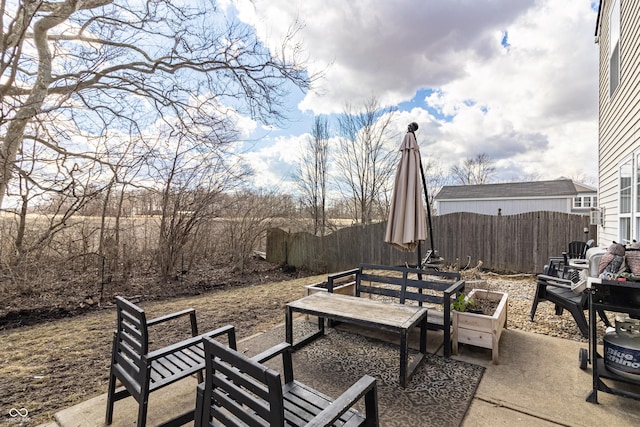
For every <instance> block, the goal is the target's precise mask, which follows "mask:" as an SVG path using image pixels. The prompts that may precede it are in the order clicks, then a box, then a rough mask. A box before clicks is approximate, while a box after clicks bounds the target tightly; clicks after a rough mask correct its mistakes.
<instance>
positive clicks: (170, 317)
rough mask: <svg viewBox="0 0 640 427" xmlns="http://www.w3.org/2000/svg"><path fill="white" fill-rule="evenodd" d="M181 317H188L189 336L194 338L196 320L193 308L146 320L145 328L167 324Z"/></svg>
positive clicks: (196, 333)
mask: <svg viewBox="0 0 640 427" xmlns="http://www.w3.org/2000/svg"><path fill="white" fill-rule="evenodd" d="M182 316H189V321H190V323H191V336H192V337H195V336H196V335H198V322H197V320H196V310H195V309H194V308H187V309H185V310H182V311H177V312H175V313H171V314H167V315H166V316H160V317H156V318H155V319H151V320H147V326H153V325H157V324H158V323H163V322H167V321H169V320H173V319H177V318H178V317H182Z"/></svg>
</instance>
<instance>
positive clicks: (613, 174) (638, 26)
mask: <svg viewBox="0 0 640 427" xmlns="http://www.w3.org/2000/svg"><path fill="white" fill-rule="evenodd" d="M612 4H613V1H611V0H605V1H603V2H602V4H601V8H602V10H601V11H600V27H599V32H598V36H599V40H598V43H599V58H600V60H599V64H600V66H599V131H598V139H599V143H598V146H599V149H598V162H599V174H598V195H599V205H600V207H601V208H603V210H604V217H603V226H602V227H598V242H599V243H600V245H605V246H606V245H608V244H609V243H611V241H613V240H616V241H617V240H619V239H620V235H619V217H618V214H619V192H620V189H619V179H620V177H619V167H620V165H621V164H622V162H623V160H625V159H629V158H633V157H634V156H637V155H640V103H639V102H638V101H639V100H640V89H639V84H640V67H638V64H640V45H639V44H640V23H639V20H640V1H620V8H621V10H620V15H621V17H620V83H619V85H618V87H617V89H616V90H615V92H614V93H613V95H612V96H611V99H610V97H609V13H610V10H611V7H612ZM637 168H638V165H637V164H634V165H633V169H634V171H636V170H637ZM635 182H638V179H636V180H635ZM637 192H638V189H637V186H636V185H632V201H633V203H632V211H636V212H637V211H639V210H640V206H638V202H637V200H638V197H637V196H638V194H637ZM631 222H632V233H633V235H632V237H633V236H638V235H640V230H638V229H637V228H638V227H636V224H635V223H636V222H637V221H635V220H634V219H633V218H632V221H631Z"/></svg>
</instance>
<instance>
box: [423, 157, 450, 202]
mask: <svg viewBox="0 0 640 427" xmlns="http://www.w3.org/2000/svg"><path fill="white" fill-rule="evenodd" d="M422 167H423V170H424V176H425V182H426V184H427V195H428V197H429V200H428V201H427V203H429V206H430V207H431V212H432V213H433V214H435V213H436V211H435V197H436V196H437V195H438V193H439V192H440V190H441V189H442V187H444V186H445V185H447V181H448V179H447V176H446V175H445V173H444V171H443V170H442V168H441V167H440V165H439V163H438V161H437V160H435V159H434V158H433V157H430V156H429V157H427V158H426V161H423V162H422Z"/></svg>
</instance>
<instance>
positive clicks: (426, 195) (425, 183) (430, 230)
mask: <svg viewBox="0 0 640 427" xmlns="http://www.w3.org/2000/svg"><path fill="white" fill-rule="evenodd" d="M420 175H421V176H422V188H423V189H424V198H425V201H426V202H427V225H428V228H429V242H430V243H431V251H432V253H433V251H434V250H435V249H434V247H433V226H432V225H431V204H430V203H429V194H428V193H427V180H426V179H425V178H424V169H423V168H422V158H420ZM418 256H420V246H418ZM418 263H422V259H420V260H419V261H418Z"/></svg>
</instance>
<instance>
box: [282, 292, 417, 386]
mask: <svg viewBox="0 0 640 427" xmlns="http://www.w3.org/2000/svg"><path fill="white" fill-rule="evenodd" d="M294 312H298V313H303V314H308V315H312V316H317V317H318V331H316V332H314V333H312V334H310V335H308V336H306V337H304V338H302V339H301V340H300V341H298V342H297V343H295V344H294V342H293V313H294ZM285 317H286V340H287V342H288V343H289V344H291V345H292V347H293V348H294V350H295V349H298V348H300V347H302V346H304V345H306V344H307V343H309V342H311V341H313V340H315V339H316V338H318V337H321V336H322V335H324V320H325V319H329V320H334V321H338V322H346V323H352V324H356V325H360V326H365V327H373V328H377V329H381V330H384V331H390V332H395V333H399V334H400V384H401V385H402V386H403V387H406V385H407V384H408V383H409V381H410V380H411V376H412V374H413V372H414V371H415V369H416V368H417V367H418V365H419V364H420V363H421V362H422V360H423V359H424V357H425V355H426V351H427V308H426V307H420V306H416V305H405V304H398V303H393V302H384V301H379V300H373V299H369V298H360V297H353V296H347V295H340V294H332V293H326V292H318V293H315V294H313V295H310V296H307V297H304V298H302V299H299V300H297V301H293V302H290V303H288V304H287V306H286V316H285ZM416 326H419V327H420V351H419V354H418V355H417V357H416V358H415V359H414V360H413V362H412V363H411V366H409V333H410V332H411V330H412V329H413V328H414V327H416Z"/></svg>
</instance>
